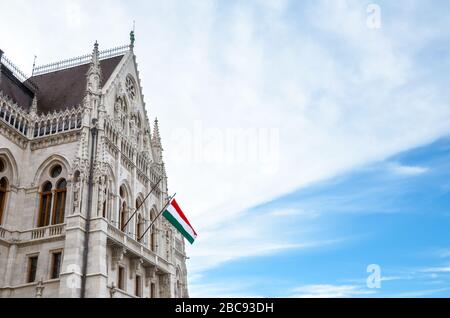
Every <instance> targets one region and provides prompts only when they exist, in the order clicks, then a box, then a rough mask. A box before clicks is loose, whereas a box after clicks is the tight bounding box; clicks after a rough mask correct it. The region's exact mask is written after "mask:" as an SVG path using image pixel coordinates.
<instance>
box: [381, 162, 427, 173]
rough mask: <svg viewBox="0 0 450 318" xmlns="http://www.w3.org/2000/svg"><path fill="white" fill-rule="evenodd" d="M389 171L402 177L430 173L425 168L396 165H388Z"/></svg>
mask: <svg viewBox="0 0 450 318" xmlns="http://www.w3.org/2000/svg"><path fill="white" fill-rule="evenodd" d="M389 170H390V171H391V172H392V173H394V174H397V175H403V176H418V175H421V174H424V173H427V172H429V171H430V169H429V168H427V167H419V166H406V165H401V164H398V163H391V164H389Z"/></svg>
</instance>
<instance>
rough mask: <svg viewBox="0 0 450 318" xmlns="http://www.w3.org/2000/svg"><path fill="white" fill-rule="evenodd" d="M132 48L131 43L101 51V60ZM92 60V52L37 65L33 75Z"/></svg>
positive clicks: (121, 53)
mask: <svg viewBox="0 0 450 318" xmlns="http://www.w3.org/2000/svg"><path fill="white" fill-rule="evenodd" d="M129 49H130V46H129V45H123V46H118V47H115V48H112V49H108V50H104V51H101V52H99V57H100V60H104V59H107V58H111V57H115V56H120V55H123V54H125V53H127V52H128V51H129ZM91 60H92V54H85V55H81V56H78V57H74V58H71V59H68V60H63V61H58V62H56V63H51V64H46V65H42V66H36V67H34V69H33V75H34V76H37V75H42V74H46V73H50V72H56V71H60V70H64V69H68V68H71V67H75V66H79V65H83V64H87V63H90V62H91Z"/></svg>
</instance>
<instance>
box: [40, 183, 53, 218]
mask: <svg viewBox="0 0 450 318" xmlns="http://www.w3.org/2000/svg"><path fill="white" fill-rule="evenodd" d="M51 205H52V184H51V183H50V182H46V183H44V185H43V186H42V188H41V203H40V205H39V221H38V227H44V226H48V225H49V224H50V212H51Z"/></svg>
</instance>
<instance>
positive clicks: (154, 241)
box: [149, 204, 158, 253]
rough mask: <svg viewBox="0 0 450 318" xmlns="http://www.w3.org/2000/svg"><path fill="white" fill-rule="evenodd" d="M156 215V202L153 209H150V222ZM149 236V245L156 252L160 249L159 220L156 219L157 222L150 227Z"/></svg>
mask: <svg viewBox="0 0 450 318" xmlns="http://www.w3.org/2000/svg"><path fill="white" fill-rule="evenodd" d="M156 217H158V209H157V207H156V205H155V204H154V205H153V206H152V207H151V209H149V219H150V223H151V222H153V221H154V220H155V219H156ZM149 236H150V239H149V247H150V249H151V250H152V251H153V252H155V253H156V252H157V251H158V220H156V222H155V224H154V225H153V226H152V228H151V229H150V231H149Z"/></svg>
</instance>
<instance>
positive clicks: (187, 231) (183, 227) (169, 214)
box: [163, 199, 197, 244]
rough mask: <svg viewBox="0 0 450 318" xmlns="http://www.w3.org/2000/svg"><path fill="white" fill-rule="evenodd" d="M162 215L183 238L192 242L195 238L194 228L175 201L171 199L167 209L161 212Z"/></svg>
mask: <svg viewBox="0 0 450 318" xmlns="http://www.w3.org/2000/svg"><path fill="white" fill-rule="evenodd" d="M163 215H164V217H165V218H166V219H167V221H169V222H170V223H171V224H172V225H173V226H174V227H175V228H176V229H177V230H178V231H179V232H180V233H181V234H182V235H183V236H184V237H185V238H186V240H188V241H189V243H191V244H193V243H194V241H195V239H196V238H197V233H195V231H194V228H193V227H192V225H191V223H189V221H188V219H187V218H186V216H185V215H184V213H183V211H181V209H180V206H179V205H178V203H177V201H175V199H173V200H172V201H171V202H170V204H169V205H168V206H167V209H166V210H165V211H164V213H163Z"/></svg>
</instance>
